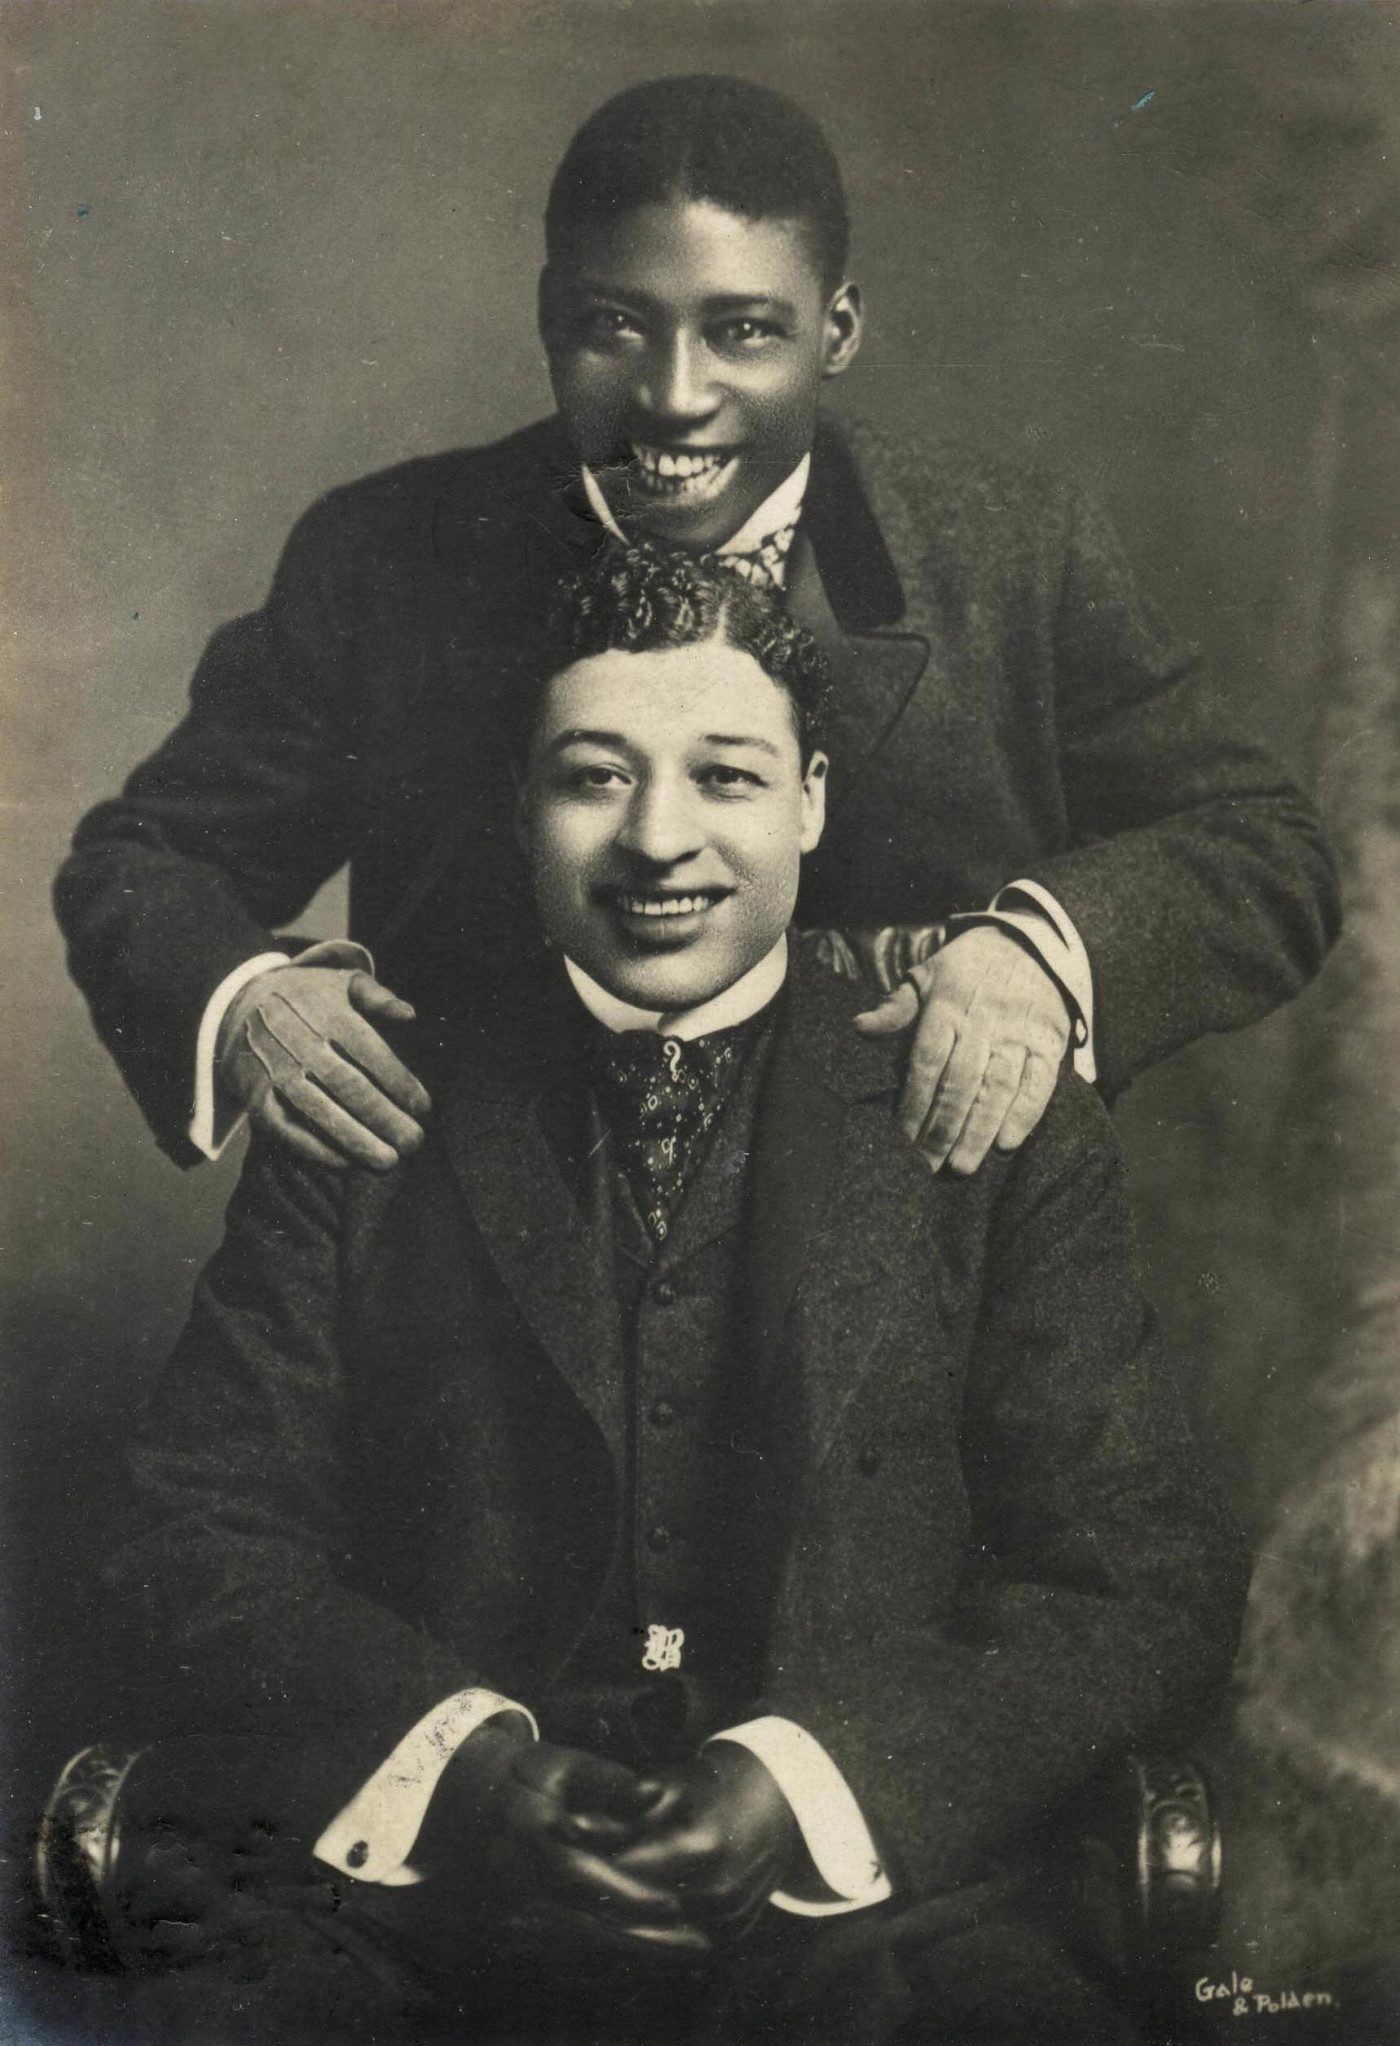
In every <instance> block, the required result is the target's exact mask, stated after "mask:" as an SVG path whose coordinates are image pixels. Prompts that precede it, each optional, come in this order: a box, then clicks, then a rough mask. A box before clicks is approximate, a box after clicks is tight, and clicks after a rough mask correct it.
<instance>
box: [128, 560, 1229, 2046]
mask: <svg viewBox="0 0 1400 2046" xmlns="http://www.w3.org/2000/svg"><path fill="white" fill-rule="evenodd" d="M563 631H564V635H565V647H566V651H565V652H564V653H563V654H562V655H560V654H558V653H556V654H555V656H554V657H553V658H552V660H544V661H542V662H541V664H540V669H539V673H540V676H541V677H542V679H541V681H540V682H539V684H538V685H537V686H536V687H535V688H534V689H533V691H528V690H527V691H522V694H521V696H520V698H519V700H518V702H517V705H516V710H517V711H518V714H519V717H520V721H521V733H520V737H519V749H518V750H519V755H520V760H521V767H520V774H521V786H520V805H519V815H520V830H521V834H522V840H523V842H524V844H525V846H526V849H527V852H528V856H529V859H530V864H531V869H532V873H533V877H534V885H535V889H536V893H537V898H538V902H539V906H540V910H541V915H542V920H543V924H544V927H545V929H546V931H547V933H548V937H549V940H550V948H549V949H548V950H547V951H546V952H544V953H543V954H541V955H540V956H537V957H533V958H530V959H528V960H522V961H520V962H518V963H517V964H516V965H514V966H510V967H503V970H502V975H501V978H500V980H499V981H498V982H496V983H494V984H493V985H492V986H491V987H489V988H487V987H475V988H464V989H463V991H462V1002H461V1006H460V1012H459V1014H458V1015H457V1016H456V1017H455V1018H454V1019H453V1020H452V1023H451V1025H450V1026H449V1028H448V1030H447V1031H446V1033H445V1034H440V1035H439V1036H438V1037H437V1039H436V1041H435V1042H434V1043H432V1044H423V1045H419V1046H415V1047H414V1048H413V1049H414V1055H415V1057H416V1058H417V1059H419V1060H421V1062H422V1066H423V1069H424V1070H427V1071H430V1072H431V1074H432V1085H433V1091H434V1095H435V1098H436V1099H437V1100H438V1101H439V1102H440V1103H441V1114H440V1118H439V1119H438V1120H437V1122H436V1123H435V1125H434V1126H433V1128H432V1130H431V1131H430V1133H429V1136H428V1140H427V1142H426V1143H425V1145H424V1147H423V1148H422V1150H421V1151H420V1152H418V1153H417V1154H416V1155H415V1156H414V1157H412V1158H411V1159H410V1160H408V1161H407V1162H406V1163H404V1164H403V1165H401V1166H400V1167H399V1168H398V1169H397V1170H395V1171H394V1172H392V1173H390V1174H388V1175H383V1176H380V1175H376V1174H373V1173H368V1172H365V1173H351V1174H349V1175H344V1174H338V1173H336V1172H334V1171H331V1170H329V1169H323V1168H320V1167H315V1166H311V1165H308V1164H306V1163H304V1162H302V1161H300V1160H298V1159H297V1158H296V1157H294V1156H293V1155H291V1154H290V1153H288V1152H287V1151H286V1150H285V1149H283V1148H280V1147H278V1146H276V1145H273V1144H264V1143H261V1142H255V1144H254V1148H253V1150H252V1152H251V1153H250V1156H249V1159H248V1163H247V1166H246V1168H245V1171H244V1174H243V1177H242V1180H241V1182H240V1185H239V1188H238V1190H237V1192H236V1194H235V1196H234V1199H233V1202H232V1204H231V1207H230V1210H229V1216H228V1226H227V1234H226V1237H225V1241H224V1244H223V1246H222V1248H221V1249H220V1251H219V1253H218V1255H217V1256H216V1257H215V1258H214V1260H213V1261H212V1263H211V1264H210V1266H209V1268H208V1270H207V1271H206V1272H205V1274H204V1275H203V1277H202V1279H201V1280H200V1282H199V1286H198V1289H197V1294H196V1299H195V1304H194V1307H193V1311H192V1314H191V1317H190V1321H189V1325H188V1327H187V1328H186V1330H185V1332H184V1334H183V1336H182V1338H181V1340H180V1343H179V1346H178V1348H177V1351H176V1353H175V1356H174V1359H173V1361H172V1363H171V1365H170V1367H169V1371H168V1373H167V1375H166V1377H165V1379H164V1382H163V1384H162V1385H161V1387H160V1389H159V1391H158V1393H157V1394H156V1396H155V1398H154V1400H153V1402H152V1404H151V1407H150V1410H149V1414H148V1416H147V1418H146V1420H145V1423H144V1427H143V1430H142V1433H141V1436H140V1439H139V1442H138V1445H137V1447H136V1450H135V1474H136V1480H137V1484H138V1487H139V1490H140V1492H141V1494H142V1495H143V1497H144V1504H145V1508H146V1510H147V1515H148V1525H147V1527H146V1529H145V1531H144V1532H141V1533H138V1534H136V1535H134V1537H133V1539H132V1540H131V1541H130V1542H129V1543H128V1545H127V1546H125V1547H124V1548H123V1549H122V1550H121V1551H120V1552H119V1553H118V1554H117V1555H116V1556H115V1557H114V1558H113V1559H112V1561H111V1562H110V1565H109V1567H108V1577H109V1581H110V1583H111V1585H112V1586H113V1588H114V1589H115V1590H116V1591H117V1592H118V1593H119V1595H120V1598H121V1600H122V1603H123V1607H124V1609H125V1610H126V1612H127V1613H128V1615H130V1616H132V1617H134V1618H135V1620H136V1623H137V1626H138V1628H139V1630H140V1637H141V1638H140V1657H141V1663H142V1666H143V1669H144V1671H145V1682H146V1685H147V1698H146V1702H145V1704H144V1706H143V1708H142V1709H143V1711H144V1713H145V1722H144V1723H145V1725H146V1727H147V1728H148V1730H150V1731H153V1732H157V1733H158V1734H159V1735H160V1738H159V1739H158V1740H157V1741H156V1744H155V1745H154V1746H153V1747H152V1748H151V1749H150V1750H148V1751H147V1753H146V1754H145V1755H144V1756H143V1757H142V1758H141V1759H140V1761H138V1763H137V1765H136V1767H135V1768H134V1769H133V1771H132V1773H131V1775H130V1777H129V1779H128V1782H127V1785H126V1790H125V1794H124V1795H125V1810H124V1814H123V1822H122V1823H123V1830H122V1845H121V1849H120V1852H119V1853H118V1855H117V1859H116V1863H115V1867H114V1871H113V1875H112V1879H111V1884H110V1908H111V1910H112V1912H113V1915H114V1919H115V1921H116V1937H117V1940H118V1944H119V1947H120V1948H121V1950H122V1951H124V1952H125V1954H126V1955H127V1957H128V1958H129V1959H131V1960H134V1961H136V1962H137V1963H144V1964H145V1966H146V1969H147V1971H148V1978H147V1979H148V1980H149V1982H150V1984H151V1993H152V1996H153V1997H154V1999H155V2000H156V2003H159V2002H160V2000H161V1999H162V1998H173V1999H174V2000H175V2003H176V2004H177V2005H178V2004H179V2003H180V2002H181V2001H182V2000H183V2003H184V2007H185V2008H186V2009H187V2010H188V2008H189V2007H190V2001H191V1999H194V2000H196V2008H197V2009H198V2011H199V2013H200V2015H199V2019H198V2036H199V2037H200V2038H201V2039H218V2040H223V2039H226V2038H227V2039H229V2040H245V2039H248V2040H251V2039H263V2038H267V2039H275V2040H276V2041H277V2042H278V2046H297V2042H299V2041H301V2040H303V2039H307V2040H310V2039H315V2038H321V2037H326V2038H332V2039H336V2040H345V2039H351V2038H359V2037H362V2036H363V2037H366V2038H373V2039H375V2040H383V2039H392V2038H400V2037H412V2038H435V2037H439V2036H442V2037H447V2036H451V2037H453V2038H459V2039H460V2038H483V2039H512V2040H516V2039H534V2038H574V2037H577V2038H583V2037H587V2038H592V2039H608V2040H611V2039H614V2038H619V2037H624V2036H626V2037H636V2038H648V2039H657V2038H665V2039H666V2040H668V2041H669V2040H672V2039H677V2038H682V2037H697V2038H698V2037H705V2038H711V2039H714V2040H716V2041H724V2042H726V2046H727V2042H731V2041H738V2040H743V2039H745V2038H749V2037H762V2038H763V2039H764V2040H766V2041H771V2040H775V2039H781V2038H789V2039H791V2040H793V2041H794V2042H796V2041H803V2042H811V2041H817V2040H822V2039H833V2040H834V2039H851V2040H854V2039H861V2040H866V2039H871V2038H894V2037H896V2036H900V2035H902V2033H903V2032H904V2031H907V2032H908V2034H909V2036H911V2037H914V2038H918V2039H919V2040H929V2039H933V2038H944V2037H946V2038H948V2039H950V2040H957V2041H959V2042H961V2041H964V2040H969V2039H974V2038H985V2039H996V2040H1008V2039H1016V2038H1026V2039H1035V2040H1037V2041H1040V2040H1045V2039H1048V2038H1053V2037H1064V2038H1072V2039H1074V2040H1076V2041H1084V2040H1089V2039H1094V2038H1114V2039H1117V2038H1130V2037H1132V2036H1133V2035H1132V2032H1131V2029H1130V2027H1129V2026H1128V2025H1127V2023H1126V2020H1124V2019H1123V2018H1122V2017H1121V2015H1120V2014H1119V2013H1118V2012H1117V2011H1116V2010H1115V2009H1113V2007H1112V2006H1111V2005H1110V2004H1109V2003H1108V2002H1107V2000H1106V1999H1104V1998H1103V1996H1102V1995H1101V1993H1100V1992H1099V1991H1098V1990H1097V1989H1095V1988H1094V1987H1093V1986H1092V1985H1091V1984H1090V1983H1089V1982H1088V1981H1087V1980H1084V1979H1081V1978H1080V1977H1079V1976H1078V1975H1077V1974H1076V1973H1075V1971H1074V1970H1073V1969H1072V1968H1071V1966H1070V1964H1069V1963H1068V1961H1067V1960H1066V1959H1065V1957H1064V1956H1063V1955H1062V1954H1061V1953H1060V1952H1059V1951H1058V1950H1057V1948H1056V1946H1055V1944H1054V1941H1053V1939H1052V1938H1051V1937H1050V1935H1049V1933H1048V1931H1047V1930H1046V1928H1045V1927H1044V1926H1043V1925H1042V1924H1040V1923H1039V1921H1038V1917H1037V1911H1036V1908H1035V1898H1036V1892H1035V1888H1034V1883H1033V1873H1032V1872H1033V1867H1034V1848H1035V1844H1036V1841H1037V1839H1038V1837H1039V1836H1040V1835H1041V1834H1042V1833H1043V1832H1044V1830H1045V1828H1046V1827H1047V1826H1048V1825H1049V1824H1051V1823H1052V1822H1053V1821H1054V1819H1055V1817H1056V1815H1057V1813H1058V1812H1059V1811H1060V1810H1061V1809H1062V1808H1063V1807H1065V1806H1066V1804H1067V1803H1070V1802H1071V1801H1072V1799H1073V1797H1074V1794H1075V1793H1076V1791H1077V1790H1079V1789H1080V1788H1081V1787H1082V1785H1083V1784H1084V1783H1085V1781H1086V1779H1087V1778H1088V1777H1089V1776H1090V1775H1091V1774H1092V1773H1093V1772H1094V1771H1095V1769H1096V1768H1097V1766H1098V1765H1099V1764H1100V1763H1101V1762H1102V1761H1103V1760H1104V1759H1105V1758H1106V1757H1108V1756H1110V1755H1111V1754H1112V1753H1113V1752H1114V1751H1115V1750H1116V1749H1118V1748H1120V1747H1122V1746H1123V1745H1124V1744H1127V1743H1129V1742H1140V1741H1146V1740H1170V1741H1176V1740H1179V1739H1181V1738H1182V1737H1183V1736H1184V1735H1186V1734H1188V1733H1189V1732H1190V1730H1191V1729H1192V1727H1193V1726H1194V1725H1195V1724H1196V1723H1197V1721H1198V1719H1199V1717H1200V1715H1201V1714H1202V1713H1203V1712H1204V1711H1206V1710H1207V1709H1209V1707H1210V1706H1211V1705H1212V1704H1213V1703H1214V1701H1215V1700H1216V1699H1217V1697H1218V1694H1219V1691H1220V1687H1221V1685H1222V1683H1223V1681H1224V1679H1225V1677H1226V1675H1227V1673H1228V1670H1229V1666H1230V1659H1231V1654H1232V1650H1233V1646H1234V1640H1235V1631H1236V1625H1237V1620H1238V1616H1239V1607H1240V1598H1241V1589H1242V1584H1241V1575H1240V1570H1239V1563H1238V1550H1237V1546H1236V1543H1235V1538H1234V1536H1233V1533H1232V1531H1231V1529H1230V1526H1229V1523H1228V1520H1227V1517H1226V1515H1225V1513H1224V1510H1223V1508H1222V1507H1221V1505H1220V1503H1219V1501H1218V1499H1217V1498H1216V1496H1215V1494H1214V1493H1213V1492H1212V1490H1211V1488H1210V1485H1209V1482H1208V1480H1207V1478H1206V1475H1205V1473H1204V1472H1203V1470H1202V1468H1201V1466H1200V1464H1199V1463H1198V1461H1197V1460H1196V1458H1195V1456H1194V1455H1193V1452H1192V1447H1191V1443H1190V1438H1189V1434H1188V1430H1187V1428H1186V1425H1185V1422H1184V1420H1183V1417H1182V1413H1181V1409H1180V1405H1179V1402H1178V1398H1177V1394H1176V1388H1175V1386H1174V1383H1173V1380H1172V1376H1171V1374H1170V1372H1169V1370H1168V1369H1167V1368H1166V1367H1165V1366H1164V1364H1163V1362H1162V1359H1161V1357H1160V1354H1159V1351H1158V1347H1157V1342H1156V1337H1155V1333H1154V1328H1153V1322H1152V1317H1151V1314H1150V1311H1149V1310H1148V1308H1147V1307H1146V1305H1145V1304H1144V1301H1143V1299H1142V1295H1141V1293H1140V1291H1139V1288H1138V1282H1137V1276H1136V1268H1135V1263H1134V1254H1133V1249H1132V1244H1131V1231H1130V1224H1129V1219H1128V1213H1127V1208H1126V1205H1125V1200H1124V1193H1123V1174H1122V1168H1121V1164H1120V1161H1119V1156H1118V1152H1117V1150H1116V1147H1115V1143H1114V1139H1113V1136H1112V1133H1111V1130H1110V1127H1109V1124H1108V1120H1107V1116H1106V1113H1105V1111H1104V1109H1103V1108H1102V1106H1101V1104H1100V1103H1099V1101H1098V1100H1097V1098H1096V1096H1095V1095H1094V1094H1093V1093H1092V1091H1091V1090H1090V1089H1089V1088H1088V1087H1087V1086H1086V1085H1085V1084H1084V1083H1083V1082H1081V1081H1079V1080H1078V1079H1076V1078H1075V1077H1074V1076H1073V1075H1072V1074H1068V1073H1067V1074H1065V1075H1064V1076H1062V1078H1061V1081H1060V1083H1059V1086H1058V1089H1057V1092H1056V1095H1055V1098H1054V1100H1053V1102H1052V1104H1051V1107H1050V1109H1049V1112H1048V1113H1047V1115H1046V1116H1045V1118H1044V1120H1043V1122H1042V1123H1041V1125H1040V1127H1039V1128H1038V1129H1037V1130H1036V1132H1035V1133H1034V1136H1033V1137H1032V1138H1031V1140H1029V1141H1028V1142H1027V1143H1026V1144H1025V1146H1024V1147H1023V1148H1022V1149H1021V1150H1020V1151H1019V1152H1018V1153H1016V1154H1014V1155H1010V1154H1007V1155H1002V1156H997V1157H995V1158H993V1159H992V1160H991V1161H990V1162H989V1164H988V1165H987V1167H986V1168H985V1169H984V1170H983V1171H982V1172H981V1173H979V1174H978V1175H976V1176H975V1177H972V1178H949V1177H947V1176H946V1175H944V1176H936V1175H935V1174H934V1173H932V1172H931V1171H930V1170H929V1169H928V1167H927V1164H926V1163H925V1162H924V1161H923V1160H922V1159H921V1158H920V1156H919V1154H918V1152H917V1151H916V1150H915V1149H914V1148H913V1147H912V1146H911V1145H910V1144H909V1143H908V1141H907V1140H906V1139H905V1138H903V1137H902V1136H901V1135H900V1134H899V1133H898V1130H897V1127H896V1124H895V1122H894V1119H893V1118H892V1116H891V1114H890V1108H891V1103H892V1101H893V1100H894V1099H895V1098H896V1096H897V1093H898V1089H899V1085H900V1077H901V1073H900V1058H899V1053H898V1049H897V1047H895V1046H894V1045H892V1044H891V1042H890V1041H889V1040H888V1039H886V1038H884V1037H882V1036H877V1035H872V1034H868V1033H867V1034H866V1035H864V1036H862V1035H861V1034H860V1033H858V1032H856V1031H855V1030H853V1028H852V1018H853V1017H854V1016H855V1015H856V1014H857V1013H858V1012H859V1011H860V1009H861V1007H862V1001H863V997H862V995H861V993H860V992H859V991H858V990H855V989H853V988H851V987H849V986H848V985H847V984H846V983H845V982H844V981H842V980H840V979H838V978H836V977H835V976H834V975H832V974H831V973H829V972H828V971H827V970H826V969H825V968H824V967H823V966H822V965H821V964H820V963H819V962H818V961H817V960H816V959H815V958H812V957H809V956H807V955H806V953H805V952H804V951H802V950H801V949H800V948H799V947H798V946H797V945H796V943H795V942H791V941H790V939H789V935H788V926H789V921H790V918H791V914H792V909H793V904H794V902H795V899H796V891H797V883H798V873H799V866H800V862H801V858H802V855H803V854H804V853H805V852H807V851H810V850H811V848H812V847H813V846H815V844H816V842H817V840H818V838H819V836H820V833H821V829H822V822H823V815H824V800H825V777H826V765H827V763H826V759H825V756H824V754H823V753H822V751H821V750H820V739H821V716H822V711H823V697H824V675H823V666H822V660H821V656H820V655H819V653H818V652H817V650H816V648H815V646H814V645H813V643H812V642H811V641H810V640H809V639H808V638H807V636H806V634H805V632H804V631H803V629H802V628H801V627H800V626H798V625H797V624H796V623H795V622H794V621H792V620H791V619H790V618H789V617H787V616H785V615H783V614H782V613H780V612H778V611H776V610H774V609H773V608H771V606H770V600H769V599H767V598H766V597H765V596H764V595H762V594H760V593H759V592H756V591H755V590H753V589H752V588H750V587H749V586H748V585H747V584H745V583H743V582H741V581H739V580H738V579H737V578H734V577H732V576H730V575H729V574H727V573H726V572H725V571H724V570H722V569H706V568H705V567H703V566H702V565H700V564H698V563H696V562H694V561H692V560H689V559H687V558H685V557H676V556H671V557H665V558H662V557H655V556H652V555H649V554H647V553H645V552H642V551H630V552H623V551H621V550H619V551H617V552H616V553H615V554H614V555H612V556H611V557H610V558H609V559H608V560H607V561H606V562H604V563H603V564H601V565H599V566H598V567H595V568H594V569H593V570H590V571H589V573H588V575H587V577H585V578H583V579H580V580H579V581H578V582H577V583H576V584H575V585H574V586H573V587H572V589H571V590H570V591H569V592H568V593H567V603H566V606H565V615H564V618H563ZM157 1701H158V1702H157ZM176 1964H178V1966H177V1965H176ZM143 2022H144V2023H145V2026H146V2029H145V2030H143V2031H142V2032H141V2036H142V2037H143V2038H147V2037H156V2036H162V2031H161V2026H162V2023H163V2022H164V2020H163V2019H159V2018H157V2017H156V2016H152V2015H149V2014H148V2015H147V2017H146V2019H144V2020H143ZM171 2022H172V2024H173V2025H174V2027H175V2031H176V2035H177V2036H180V2037H186V2036H192V2035H193V2034H192V2033H191V2032H189V2031H187V2030H186V2031H182V2030H180V2026H179V2021H177V2020H175V2019H172V2020H171Z"/></svg>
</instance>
